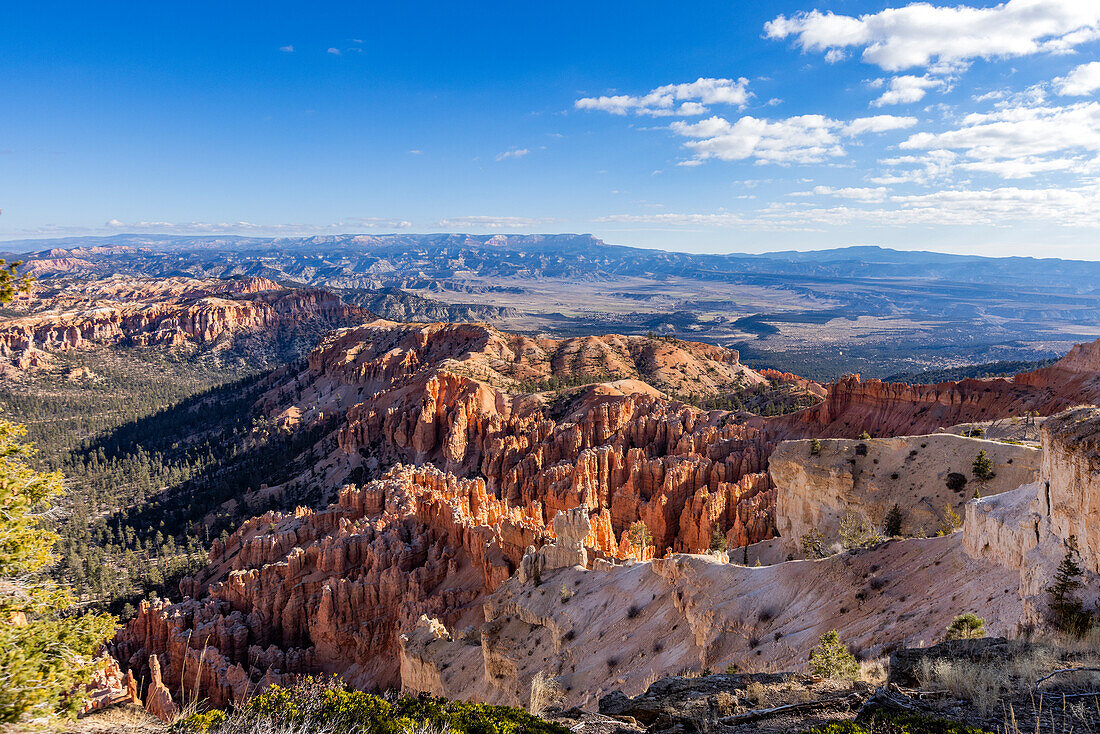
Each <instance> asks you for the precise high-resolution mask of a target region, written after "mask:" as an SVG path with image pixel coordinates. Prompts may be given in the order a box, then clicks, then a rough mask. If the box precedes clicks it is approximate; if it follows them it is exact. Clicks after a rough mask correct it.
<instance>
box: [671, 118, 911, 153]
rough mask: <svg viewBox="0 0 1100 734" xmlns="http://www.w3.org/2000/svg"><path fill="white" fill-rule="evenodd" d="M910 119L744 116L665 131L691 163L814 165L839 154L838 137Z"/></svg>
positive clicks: (906, 122)
mask: <svg viewBox="0 0 1100 734" xmlns="http://www.w3.org/2000/svg"><path fill="white" fill-rule="evenodd" d="M916 123H917V120H916V118H914V117H897V116H895V115H874V116H872V117H860V118H856V119H854V120H851V121H848V122H844V121H840V120H834V119H832V118H829V117H825V116H824V115H798V116H796V117H788V118H786V119H781V120H766V119H761V118H756V117H751V116H745V117H742V118H740V119H739V120H737V121H736V122H730V121H729V120H727V119H725V118H723V117H717V116H715V117H710V118H707V119H706V120H701V121H699V122H696V123H687V122H682V121H677V122H674V123H672V125H671V130H672V131H673V132H674V133H676V134H677V135H680V136H682V137H685V138H690V141H689V142H687V143H685V144H684V145H685V146H686V147H687V148H689V149H690V150H692V151H693V152H694V154H695V160H699V161H702V160H707V159H711V158H715V159H718V160H723V161H735V160H744V159H746V158H753V159H756V160H757V161H758V162H761V163H820V162H821V161H824V160H826V159H828V158H835V157H839V156H843V155H845V150H844V146H843V144H842V138H843V137H853V136H858V135H864V134H867V133H876V132H885V131H887V130H898V129H902V128H906V127H911V126H913V125H915V124H916Z"/></svg>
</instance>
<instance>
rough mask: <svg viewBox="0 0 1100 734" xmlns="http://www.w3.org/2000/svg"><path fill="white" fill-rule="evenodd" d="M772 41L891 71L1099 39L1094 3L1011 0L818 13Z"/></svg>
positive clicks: (775, 23) (1098, 6)
mask: <svg viewBox="0 0 1100 734" xmlns="http://www.w3.org/2000/svg"><path fill="white" fill-rule="evenodd" d="M764 30H765V32H766V33H767V35H768V36H769V37H770V38H777V39H782V38H788V37H793V38H794V41H795V44H796V45H798V46H799V47H801V48H802V49H804V50H807V51H826V52H828V51H832V50H838V49H845V48H848V47H856V48H862V49H863V56H862V58H863V61H865V62H867V63H870V64H875V65H877V66H879V67H881V68H883V69H886V70H888V71H900V70H902V69H908V68H912V67H928V68H933V69H938V70H943V69H950V68H958V67H960V66H965V65H966V64H967V63H969V62H970V61H971V60H972V59H978V58H981V59H993V58H1009V57H1014V56H1027V55H1030V54H1035V53H1041V52H1053V53H1058V52H1065V51H1068V50H1071V49H1073V48H1074V47H1075V46H1077V45H1080V44H1082V43H1086V42H1088V41H1091V40H1094V39H1096V38H1098V37H1100V3H1097V2H1095V1H1094V0H1008V1H1007V2H1003V3H1000V4H998V5H994V6H991V7H984V8H975V7H970V6H967V5H956V6H936V5H932V4H931V3H927V2H914V3H910V4H908V5H905V6H903V7H900V8H887V9H885V10H882V11H880V12H878V13H868V14H865V15H861V16H859V17H858V18H854V17H852V16H848V15H836V14H834V13H832V12H822V11H820V10H813V11H811V12H808V13H798V14H796V15H794V16H792V17H790V18H788V17H786V16H783V15H780V16H778V17H777V18H775V19H774V20H772V21H769V22H768V23H766V24H765V25H764Z"/></svg>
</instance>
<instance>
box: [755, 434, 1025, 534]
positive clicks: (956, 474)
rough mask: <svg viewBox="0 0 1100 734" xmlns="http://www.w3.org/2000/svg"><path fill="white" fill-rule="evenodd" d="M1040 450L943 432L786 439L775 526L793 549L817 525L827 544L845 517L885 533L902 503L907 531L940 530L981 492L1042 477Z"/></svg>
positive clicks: (775, 469)
mask: <svg viewBox="0 0 1100 734" xmlns="http://www.w3.org/2000/svg"><path fill="white" fill-rule="evenodd" d="M979 451H984V452H985V453H986V455H987V456H988V457H989V459H990V460H991V461H992V463H993V472H994V475H995V476H994V477H993V478H992V479H988V480H985V481H983V480H979V479H977V478H975V477H974V475H973V463H974V459H975V458H976V457H977V455H978V452H979ZM1039 458H1040V452H1039V450H1038V449H1034V448H1030V447H1027V446H1019V445H1015V444H1006V443H1000V442H997V441H983V440H980V439H976V438H964V437H963V436H956V435H953V434H947V433H940V434H933V435H928V436H902V437H897V438H875V439H869V440H863V441H860V440H852V439H823V440H821V441H819V442H818V443H817V452H816V453H815V452H814V450H813V446H811V443H810V441H807V440H801V441H787V442H783V443H780V444H779V446H778V447H777V448H776V450H775V452H773V453H772V455H771V457H770V458H769V460H768V467H769V475H770V477H771V480H772V483H773V484H774V485H775V491H776V530H777V532H778V534H779V536H780V537H781V538H783V539H784V544H785V545H786V546H787V548H788V550H789V551H790V552H793V553H796V554H799V553H800V552H801V549H800V547H799V539H800V538H802V537H803V536H804V535H806V534H807V533H809V532H810V531H811V530H816V531H817V532H819V533H821V534H822V535H823V536H824V541H825V542H826V543H829V544H831V543H834V542H836V541H837V540H838V531H839V527H840V524H841V522H842V520H844V519H845V518H846V517H848V518H851V519H854V520H855V521H857V522H862V523H865V524H867V525H869V526H870V527H873V528H876V529H877V530H878V531H879V532H882V531H883V521H884V519H885V517H886V514H887V512H889V511H890V510H891V509H892V508H893V507H894V506H895V505H896V506H897V507H898V509H899V510H900V512H901V534H902V535H906V536H916V535H935V534H936V532H937V531H939V530H941V529H942V527H943V526H944V523H945V522H946V520H947V517H946V514H947V508H948V507H950V508H952V509H953V510H954V511H955V512H957V513H959V516H960V517H961V516H962V511H963V507H964V505H965V504H966V502H967V500H969V499H970V498H972V497H973V496H974V494H975V492H977V493H979V494H981V495H983V496H990V495H995V494H1000V493H1002V492H1007V491H1009V490H1012V489H1016V488H1017V487H1019V486H1020V485H1022V484H1027V483H1030V482H1032V481H1034V480H1035V479H1036V477H1037V476H1038V471H1039Z"/></svg>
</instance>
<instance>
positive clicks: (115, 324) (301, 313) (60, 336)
mask: <svg viewBox="0 0 1100 734" xmlns="http://www.w3.org/2000/svg"><path fill="white" fill-rule="evenodd" d="M15 308H16V310H17V311H22V312H24V313H25V314H26V315H22V316H18V317H15V318H10V319H6V320H4V321H2V322H0V357H3V358H5V359H7V360H9V361H11V362H12V363H13V364H15V365H17V366H20V367H29V366H35V365H36V364H39V363H41V362H42V360H43V359H44V358H43V356H42V355H41V352H42V351H45V352H47V353H48V352H51V351H58V350H69V349H82V348H86V347H92V346H102V345H118V346H148V345H152V344H158V345H166V346H179V345H184V344H202V345H212V344H214V343H215V342H219V341H224V340H226V339H227V338H230V337H233V336H235V335H238V334H241V333H247V332H271V331H273V330H274V329H276V328H278V327H280V326H285V325H288V324H293V323H297V322H301V321H306V320H310V319H315V320H318V321H322V322H325V323H328V324H329V325H330V326H341V325H345V324H347V323H351V322H355V321H360V320H363V319H366V318H369V317H370V314H369V313H368V312H366V311H365V310H363V309H360V308H357V307H355V306H350V305H348V304H346V303H344V302H343V301H341V300H340V299H339V298H337V297H336V296H334V295H332V294H331V293H328V292H326V291H321V290H301V289H289V290H288V289H284V288H281V287H280V286H279V285H278V284H277V283H274V282H273V281H270V280H267V279H264V278H239V279H230V280H195V279H191V278H166V279H161V280H134V279H127V278H121V277H116V278H111V279H107V280H104V281H92V282H90V283H80V284H66V286H65V287H63V288H62V289H57V288H54V287H51V288H49V289H40V290H38V291H36V292H35V293H33V294H32V295H31V296H28V297H23V298H20V299H19V300H17V302H16V304H15ZM47 358H48V357H47Z"/></svg>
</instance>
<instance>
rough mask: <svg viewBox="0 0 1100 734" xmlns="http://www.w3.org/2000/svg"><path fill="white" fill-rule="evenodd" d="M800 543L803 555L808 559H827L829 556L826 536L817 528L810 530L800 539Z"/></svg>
mask: <svg viewBox="0 0 1100 734" xmlns="http://www.w3.org/2000/svg"><path fill="white" fill-rule="evenodd" d="M798 542H799V544H800V545H801V546H802V555H804V556H806V557H807V558H827V557H828V556H829V551H828V550H827V549H826V548H825V536H824V535H822V534H821V531H820V530H818V529H817V528H810V530H809V532H807V533H805V534H804V535H803V536H802V537H801V538H799V539H798Z"/></svg>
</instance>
